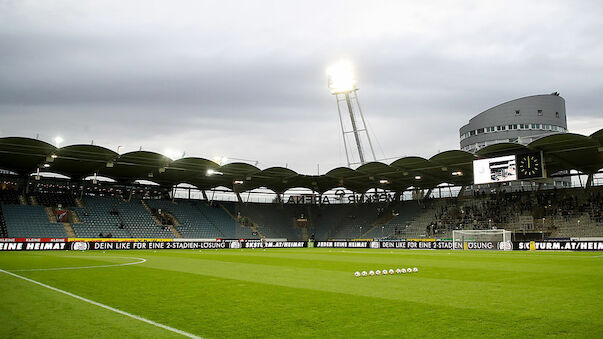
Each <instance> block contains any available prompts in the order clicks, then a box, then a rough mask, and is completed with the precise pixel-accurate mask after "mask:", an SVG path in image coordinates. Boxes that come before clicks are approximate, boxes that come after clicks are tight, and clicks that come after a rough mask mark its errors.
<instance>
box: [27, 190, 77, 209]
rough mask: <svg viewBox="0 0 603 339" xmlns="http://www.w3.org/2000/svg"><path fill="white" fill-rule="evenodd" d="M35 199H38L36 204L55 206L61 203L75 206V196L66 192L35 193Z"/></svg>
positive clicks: (66, 205) (65, 205)
mask: <svg viewBox="0 0 603 339" xmlns="http://www.w3.org/2000/svg"><path fill="white" fill-rule="evenodd" d="M35 196H36V199H37V200H38V204H40V205H44V206H49V207H57V206H58V205H61V206H62V207H71V206H75V198H74V196H73V195H72V194H71V193H69V192H67V193H52V192H48V193H36V194H35Z"/></svg>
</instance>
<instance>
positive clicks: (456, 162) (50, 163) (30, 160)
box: [0, 129, 603, 193]
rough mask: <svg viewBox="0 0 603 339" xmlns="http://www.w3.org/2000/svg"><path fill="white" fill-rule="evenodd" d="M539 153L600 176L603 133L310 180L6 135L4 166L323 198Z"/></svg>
mask: <svg viewBox="0 0 603 339" xmlns="http://www.w3.org/2000/svg"><path fill="white" fill-rule="evenodd" d="M535 151H541V152H542V153H543V155H544V159H545V166H546V168H547V172H548V174H549V175H550V174H553V173H555V172H558V171H562V170H571V169H575V170H579V171H581V172H583V173H587V174H591V173H595V172H597V171H599V170H600V169H601V168H603V129H602V130H599V131H597V132H595V133H593V134H592V135H590V136H584V135H579V134H573V133H563V134H554V135H549V136H546V137H543V138H540V139H538V140H536V141H533V142H532V143H530V144H528V145H526V146H524V145H520V144H514V143H499V144H494V145H490V146H487V147H484V148H482V149H480V150H479V151H478V152H477V153H476V154H472V153H468V152H465V151H461V150H450V151H445V152H441V153H438V154H436V155H434V156H432V157H431V158H429V159H425V158H422V157H416V156H410V157H403V158H400V159H398V160H396V161H394V162H392V163H391V164H389V165H388V164H385V163H382V162H370V163H366V164H364V165H362V166H360V167H358V168H357V169H355V170H354V169H351V168H347V167H337V168H334V169H332V170H330V171H328V172H327V173H326V174H324V175H304V174H299V173H297V172H295V171H293V170H291V169H288V168H284V167H270V168H267V169H264V170H261V169H259V168H257V167H255V166H253V165H250V164H246V163H230V164H227V165H224V166H219V165H218V164H216V163H214V162H213V161H210V160H207V159H204V158H195V157H189V158H182V159H178V160H172V159H170V158H167V157H165V156H163V155H162V154H159V153H155V152H147V151H136V152H129V153H125V154H121V155H119V154H117V153H115V152H113V151H111V150H109V149H107V148H104V147H100V146H94V145H70V146H64V147H61V148H56V147H55V146H53V145H51V144H49V143H46V142H44V141H40V140H36V139H30V138H19V137H5V138H0V168H1V169H6V170H9V171H12V172H15V173H17V174H18V175H22V176H27V175H29V174H31V173H35V172H36V171H37V170H38V169H43V170H44V171H50V172H54V173H59V174H63V175H66V176H68V177H70V178H71V179H73V180H80V179H82V178H85V177H87V176H90V175H94V174H98V175H101V176H104V177H108V178H111V179H115V180H117V181H119V182H126V183H128V182H134V181H135V180H140V179H146V180H151V181H154V182H157V183H159V184H161V185H165V186H172V185H176V184H179V183H188V184H191V185H194V186H196V187H197V188H199V189H211V188H214V187H219V186H225V187H229V188H231V189H232V190H233V191H235V192H243V191H249V190H252V189H255V188H259V187H266V188H268V189H271V190H273V191H274V192H277V193H282V192H285V191H286V190H287V189H290V188H295V187H305V188H308V189H311V190H313V191H315V192H319V193H324V192H326V191H328V190H331V189H334V188H338V187H341V188H347V189H350V190H353V191H355V192H366V191H368V190H369V189H371V188H384V189H389V190H394V191H398V192H401V191H404V190H405V189H407V188H408V187H411V186H412V187H421V188H433V187H436V186H438V185H440V184H442V183H452V184H456V185H469V184H471V183H472V181H473V160H475V159H478V158H490V157H496V156H503V155H512V154H519V153H525V152H535Z"/></svg>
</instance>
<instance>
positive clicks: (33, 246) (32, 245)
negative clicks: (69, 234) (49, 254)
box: [0, 242, 71, 251]
mask: <svg viewBox="0 0 603 339" xmlns="http://www.w3.org/2000/svg"><path fill="white" fill-rule="evenodd" d="M69 249H71V247H70V244H69V243H67V242H0V251H61V250H63V251H64V250H69Z"/></svg>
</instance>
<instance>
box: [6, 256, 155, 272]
mask: <svg viewBox="0 0 603 339" xmlns="http://www.w3.org/2000/svg"><path fill="white" fill-rule="evenodd" d="M82 257H83V258H121V259H136V260H139V261H135V262H128V263H124V264H110V265H95V266H73V267H51V268H28V269H22V270H11V272H33V271H58V270H79V269H84V268H100V267H117V266H129V265H137V264H142V263H144V262H146V261H147V259H143V258H136V257H113V256H109V257H102V256H98V255H88V256H80V257H69V256H66V257H64V258H82Z"/></svg>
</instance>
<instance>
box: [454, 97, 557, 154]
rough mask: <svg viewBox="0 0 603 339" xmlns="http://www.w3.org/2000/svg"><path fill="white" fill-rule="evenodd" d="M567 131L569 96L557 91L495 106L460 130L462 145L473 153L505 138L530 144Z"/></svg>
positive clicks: (503, 140) (505, 140) (462, 147)
mask: <svg viewBox="0 0 603 339" xmlns="http://www.w3.org/2000/svg"><path fill="white" fill-rule="evenodd" d="M566 132H567V118H566V115H565V99H563V97H561V96H559V94H558V93H556V92H555V93H552V94H547V95H532V96H528V97H524V98H519V99H515V100H511V101H507V102H505V103H502V104H500V105H497V106H494V107H492V108H489V109H487V110H485V111H483V112H481V113H480V114H478V115H476V116H474V117H473V118H471V119H470V120H469V123H468V124H466V125H464V126H463V127H461V128H460V130H459V133H460V142H461V149H462V150H464V151H468V152H472V153H475V152H476V151H478V150H480V149H482V148H484V147H486V146H489V145H494V144H498V143H503V142H513V143H519V144H522V145H527V144H529V143H530V142H532V141H535V140H537V139H540V138H542V137H544V136H547V135H550V134H558V133H566Z"/></svg>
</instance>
